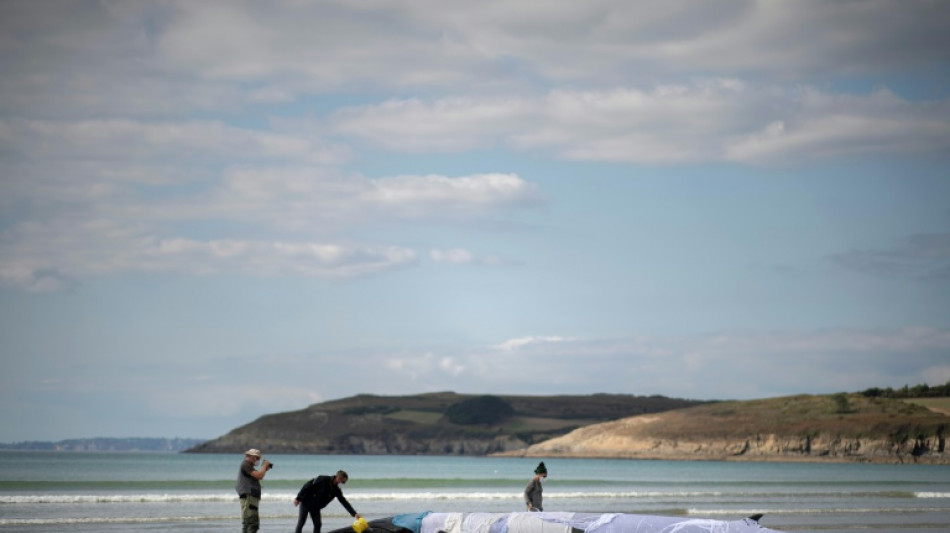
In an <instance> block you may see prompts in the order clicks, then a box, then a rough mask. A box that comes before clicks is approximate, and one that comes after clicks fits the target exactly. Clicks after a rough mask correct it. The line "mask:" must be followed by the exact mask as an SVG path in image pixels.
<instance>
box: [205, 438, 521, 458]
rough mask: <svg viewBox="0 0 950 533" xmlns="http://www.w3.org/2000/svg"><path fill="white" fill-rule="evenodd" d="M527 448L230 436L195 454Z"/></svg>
mask: <svg viewBox="0 0 950 533" xmlns="http://www.w3.org/2000/svg"><path fill="white" fill-rule="evenodd" d="M527 447H528V443H526V442H524V441H523V440H520V439H517V438H514V437H494V438H431V439H412V438H408V437H406V436H404V435H388V436H381V437H357V436H347V437H345V438H342V439H340V440H336V441H330V440H328V439H302V440H298V439H287V438H268V437H266V436H265V437H261V436H254V435H244V436H241V435H229V436H227V438H221V439H218V440H216V441H214V442H209V443H206V444H205V445H203V446H200V447H198V448H196V449H195V450H194V451H199V452H212V453H233V451H234V450H236V449H242V450H244V449H248V448H258V449H261V450H264V451H265V452H266V453H301V454H348V455H350V454H352V455H361V454H365V455H475V456H481V455H491V454H497V453H510V452H515V451H523V450H525V449H526V448H527Z"/></svg>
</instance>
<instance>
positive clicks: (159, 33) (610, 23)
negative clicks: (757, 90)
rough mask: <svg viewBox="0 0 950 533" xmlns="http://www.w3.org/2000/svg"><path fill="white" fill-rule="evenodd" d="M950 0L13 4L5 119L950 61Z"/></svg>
mask: <svg viewBox="0 0 950 533" xmlns="http://www.w3.org/2000/svg"><path fill="white" fill-rule="evenodd" d="M948 11H950V8H948V7H947V6H946V5H944V3H942V2H918V3H914V4H913V5H911V6H907V5H904V4H901V3H898V2H890V1H878V2H826V1H803V2H796V3H795V4H794V5H786V4H783V3H772V2H753V1H744V2H732V1H726V0H722V1H715V2H705V3H703V5H702V6H697V5H696V4H695V3H693V2H685V1H673V2H663V3H662V4H649V3H647V4H644V3H639V2H634V3H631V2H624V1H622V0H596V1H591V2H583V3H577V2H544V3H540V4H539V3H535V2H525V3H522V4H520V5H519V6H518V7H517V8H514V7H512V6H511V5H510V2H504V1H500V0H497V1H485V2H478V3H472V4H470V5H454V6H452V9H445V8H444V6H443V5H442V4H439V3H436V2H432V1H431V0H427V1H419V2H406V1H397V0H393V1H385V2H375V3H374V4H373V6H372V8H369V7H367V6H364V5H360V4H353V3H352V2H318V3H305V2H278V3H274V4H273V5H267V6H263V5H260V4H259V3H257V2H249V1H243V2H159V1H154V2H136V3H134V4H127V5H121V4H117V3H100V2H92V1H79V2H71V3H68V4H65V5H61V6H57V8H56V9H55V10H53V9H51V8H50V6H49V5H47V4H42V3H40V4H37V3H35V2H30V1H22V0H21V1H6V2H3V3H2V4H0V38H2V42H3V44H4V46H3V48H2V49H0V61H2V63H3V64H4V66H5V67H7V68H5V73H6V74H7V75H6V76H4V77H3V78H2V79H0V90H2V94H4V95H5V96H4V98H3V99H2V101H0V106H2V109H5V110H6V111H16V112H17V113H22V112H24V110H29V111H32V112H35V113H38V114H41V115H43V116H49V115H48V114H51V113H53V114H67V115H69V116H81V115H83V114H89V113H104V114H107V115H113V116H115V115H129V114H135V115H136V116H157V115H168V114H175V113H187V112H189V111H194V110H229V111H231V110H236V109H240V108H242V107H244V106H246V105H257V104H260V103H270V102H290V101H294V100H301V99H303V98H306V97H307V96H308V95H313V94H327V93H331V94H332V93H339V92H345V91H351V92H357V93H362V94H369V93H374V92H376V91H387V90H388V91H398V92H403V93H405V92H411V91H420V92H425V91H431V90H449V91H454V92H471V93H472V94H485V93H489V92H493V93H496V94H497V93H502V92H512V91H513V92H518V91H523V90H525V89H526V88H532V89H534V90H537V89H538V88H539V87H550V86H552V85H564V86H572V87H580V88H591V87H596V86H631V85H642V84H644V83H650V82H651V81H655V80H656V79H661V78H666V79H683V77H684V76H692V75H695V74H697V73H698V74H701V75H710V76H727V77H748V78H750V79H765V80H773V81H781V82H785V81H789V80H792V81H796V80H801V79H803V78H806V77H814V78H816V79H828V78H831V77H833V76H842V75H844V76H861V75H877V74H880V73H888V72H893V71H897V70H899V71H908V70H909V71H911V72H915V71H923V70H924V69H926V68H929V65H933V64H935V63H940V62H943V61H945V59H946V58H945V56H944V55H942V50H946V49H948V48H950V37H948V35H950V31H948V30H950V28H948V23H947V22H946V21H947V20H950V16H948Z"/></svg>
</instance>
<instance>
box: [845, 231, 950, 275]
mask: <svg viewBox="0 0 950 533" xmlns="http://www.w3.org/2000/svg"><path fill="white" fill-rule="evenodd" d="M829 259H830V260H831V261H832V262H834V263H835V264H837V265H839V266H841V267H844V268H847V269H849V270H854V271H857V272H861V273H864V274H867V275H871V276H876V277H883V278H893V279H915V280H919V281H931V282H946V281H948V280H950V233H922V234H916V235H910V236H908V237H906V238H904V239H902V240H901V241H899V242H897V243H895V244H893V245H892V246H891V247H890V248H886V249H877V250H875V249H864V250H851V251H848V252H844V253H840V254H835V255H832V256H830V257H829Z"/></svg>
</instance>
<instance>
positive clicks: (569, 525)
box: [331, 512, 781, 533]
mask: <svg viewBox="0 0 950 533" xmlns="http://www.w3.org/2000/svg"><path fill="white" fill-rule="evenodd" d="M760 518H761V515H755V516H751V517H748V518H743V519H741V520H709V519H703V518H685V517H670V516H654V515H638V514H627V513H563V512H542V513H529V512H515V513H432V512H423V513H410V514H402V515H396V516H392V517H388V518H380V519H377V520H372V521H370V522H369V527H370V529H369V530H367V531H366V532H364V533H781V532H779V531H777V530H774V529H769V528H766V527H762V526H761V525H760V524H759V522H758V520H759V519H760ZM331 533H353V530H352V529H351V528H342V529H338V530H335V531H333V532H331Z"/></svg>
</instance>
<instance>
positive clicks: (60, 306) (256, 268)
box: [0, 0, 950, 442]
mask: <svg viewBox="0 0 950 533" xmlns="http://www.w3.org/2000/svg"><path fill="white" fill-rule="evenodd" d="M0 72H2V73H3V74H2V76H0V358H2V359H0V363H2V365H3V372H2V373H0V442H18V441H25V440H59V439H67V438H83V437H130V436H144V437H184V438H215V437H217V436H220V435H223V434H225V433H227V432H228V431H230V430H231V429H233V428H235V427H238V426H240V425H243V424H246V423H249V422H251V421H253V420H254V419H256V418H257V417H259V416H261V415H265V414H269V413H275V412H283V411H290V410H297V409H302V408H305V407H306V406H308V405H311V404H314V403H318V402H323V401H327V400H332V399H338V398H343V397H348V396H351V395H355V394H361V393H367V394H377V395H406V394H417V393H425V392H435V391H455V392H459V393H468V394H517V395H551V394H595V393H620V394H636V395H654V394H660V395H665V396H670V397H677V398H691V399H752V398H767V397H776V396H785V395H792V394H830V393H835V392H842V391H860V390H865V389H867V388H871V387H894V388H898V387H902V386H904V385H910V386H914V385H917V384H922V383H927V384H930V385H937V384H943V383H946V382H947V381H948V380H950V4H948V3H946V2H939V1H910V2H897V1H883V0H867V1H813V0H796V1H794V2H775V1H742V0H735V1H715V0H714V1H707V2H700V3H697V2H687V1H677V0H671V1H664V2H631V1H628V0H590V1H585V2H575V1H567V0H523V1H519V2H510V1H506V0H500V1H495V0H482V1H479V2H455V1H448V2H447V1H443V0H438V1H436V0H413V1H409V0H378V1H353V0H339V1H335V0H325V1H318V2H308V1H303V0H286V1H275V2H257V1H250V0H248V1H215V0H208V1H201V2H195V1H191V0H187V1H186V0H182V1H176V0H161V1H147V0H142V1H129V2H124V1H107V0H102V1H91V0H82V1H69V0H64V1H52V0H4V1H3V2H0Z"/></svg>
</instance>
